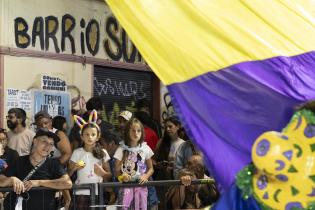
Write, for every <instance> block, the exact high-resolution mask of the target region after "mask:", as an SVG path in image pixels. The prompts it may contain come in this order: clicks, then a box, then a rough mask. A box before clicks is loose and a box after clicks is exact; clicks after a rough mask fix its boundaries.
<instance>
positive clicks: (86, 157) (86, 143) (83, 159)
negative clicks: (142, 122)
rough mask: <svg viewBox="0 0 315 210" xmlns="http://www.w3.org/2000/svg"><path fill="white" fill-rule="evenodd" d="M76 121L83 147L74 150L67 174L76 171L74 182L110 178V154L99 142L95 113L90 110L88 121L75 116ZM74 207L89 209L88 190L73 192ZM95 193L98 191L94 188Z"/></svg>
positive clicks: (97, 180)
mask: <svg viewBox="0 0 315 210" xmlns="http://www.w3.org/2000/svg"><path fill="white" fill-rule="evenodd" d="M75 120H76V123H77V124H78V125H79V126H80V127H81V133H80V134H81V138H82V141H83V147H80V148H78V149H76V150H74V152H73V154H72V156H71V159H70V162H69V168H68V170H69V175H70V176H71V175H73V173H74V172H75V171H77V179H76V181H75V184H85V183H100V182H103V179H104V180H106V181H107V180H109V179H110V178H111V173H110V167H109V164H108V160H109V159H110V156H109V155H108V153H107V151H106V150H104V149H102V147H101V145H100V144H99V142H98V141H99V139H100V136H101V131H100V128H99V126H98V125H97V124H96V120H97V113H96V111H94V110H93V111H92V112H91V114H90V117H89V121H88V123H86V122H85V121H84V120H83V119H82V118H81V117H79V116H75ZM75 194H76V197H75V202H76V209H80V210H83V209H90V196H89V195H90V192H89V190H77V191H76V192H75ZM96 195H98V191H97V189H96Z"/></svg>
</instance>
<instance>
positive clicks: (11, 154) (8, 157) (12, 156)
mask: <svg viewBox="0 0 315 210" xmlns="http://www.w3.org/2000/svg"><path fill="white" fill-rule="evenodd" d="M18 157H19V153H18V152H17V151H15V150H13V149H11V148H9V147H8V146H6V147H5V148H4V153H3V155H2V156H0V159H3V160H4V161H5V162H6V163H7V165H8V168H6V169H5V170H3V171H1V173H0V174H5V173H6V171H7V170H8V169H9V167H10V166H12V165H14V164H15V161H16V160H17V159H18Z"/></svg>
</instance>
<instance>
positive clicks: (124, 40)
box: [121, 30, 137, 63]
mask: <svg viewBox="0 0 315 210" xmlns="http://www.w3.org/2000/svg"><path fill="white" fill-rule="evenodd" d="M121 36H122V52H123V58H124V60H125V61H126V62H128V63H134V62H135V60H136V55H137V48H136V47H135V45H134V44H133V43H132V42H130V43H131V46H130V48H131V53H129V46H128V45H129V38H128V36H127V33H126V31H125V30H123V31H122V34H121ZM129 54H130V57H129Z"/></svg>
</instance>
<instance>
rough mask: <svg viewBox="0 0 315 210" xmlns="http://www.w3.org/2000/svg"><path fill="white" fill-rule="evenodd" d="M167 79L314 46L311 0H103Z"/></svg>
mask: <svg viewBox="0 0 315 210" xmlns="http://www.w3.org/2000/svg"><path fill="white" fill-rule="evenodd" d="M107 3H108V4H109V6H110V8H111V10H112V11H113V13H114V15H115V16H116V18H117V19H118V21H119V22H120V23H121V25H122V26H123V28H124V29H125V30H126V31H127V33H128V35H129V36H130V38H131V40H132V41H133V42H134V44H135V45H136V46H137V48H138V49H139V51H140V52H141V54H142V56H143V57H144V59H145V60H146V62H147V63H148V64H149V65H150V67H151V68H152V69H153V71H154V72H155V73H156V74H157V76H158V77H159V78H160V79H161V80H162V82H163V83H164V84H166V85H168V84H172V83H175V82H182V81H186V80H188V79H191V78H193V77H196V76H198V75H201V74H204V73H206V72H209V71H217V70H220V69H222V68H224V67H227V66H229V65H232V64H236V63H240V62H243V61H251V60H261V59H266V58H270V57H274V56H279V55H282V56H292V55H298V54H301V53H304V52H309V51H312V50H313V49H314V47H315V30H314V29H315V28H314V23H315V1H289V0H286V1H280V0H264V1H262V0H247V1H246V0H243V1H241V0H107Z"/></svg>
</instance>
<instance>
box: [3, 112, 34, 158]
mask: <svg viewBox="0 0 315 210" xmlns="http://www.w3.org/2000/svg"><path fill="white" fill-rule="evenodd" d="M6 118H7V126H8V128H9V129H10V131H9V132H8V140H9V141H8V146H9V147H10V148H11V149H13V150H16V151H17V152H18V153H19V155H20V156H24V155H29V154H30V151H31V146H32V142H33V137H34V136H35V133H34V132H33V131H32V130H30V129H28V128H26V124H25V120H26V112H25V111H24V110H23V109H21V108H12V109H10V110H9V111H8V115H7V117H6Z"/></svg>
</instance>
